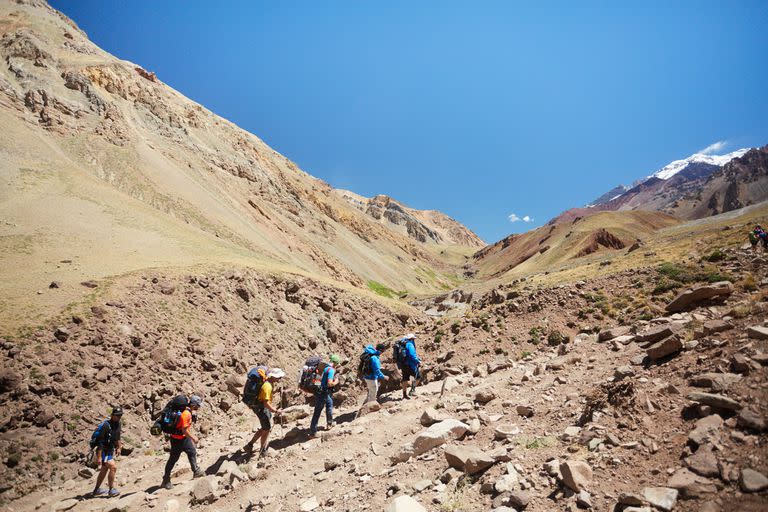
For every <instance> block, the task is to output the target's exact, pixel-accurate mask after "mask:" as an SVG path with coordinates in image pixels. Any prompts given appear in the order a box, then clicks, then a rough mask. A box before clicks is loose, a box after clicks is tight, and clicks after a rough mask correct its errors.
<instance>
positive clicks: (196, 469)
mask: <svg viewBox="0 0 768 512" xmlns="http://www.w3.org/2000/svg"><path fill="white" fill-rule="evenodd" d="M202 405H203V399H202V398H200V397H199V396H196V395H192V396H191V397H190V398H189V404H188V405H187V407H185V408H184V410H183V411H182V413H181V415H180V416H179V420H178V423H176V429H175V432H174V433H173V434H170V436H171V452H170V455H169V456H168V462H166V463H165V473H163V482H162V483H161V484H160V486H161V487H163V488H164V489H172V488H173V484H172V483H171V471H173V466H175V465H176V462H178V460H179V457H181V454H182V453H186V454H187V458H188V459H189V466H190V467H191V468H192V475H193V477H194V478H199V477H201V476H204V475H205V473H204V472H203V470H202V469H200V466H198V465H197V449H196V448H195V445H197V443H198V441H199V440H200V439H199V438H198V437H197V436H195V434H194V433H193V432H192V423H193V422H194V419H195V418H194V417H193V413H194V412H196V411H198V410H199V409H200V407H201V406H202Z"/></svg>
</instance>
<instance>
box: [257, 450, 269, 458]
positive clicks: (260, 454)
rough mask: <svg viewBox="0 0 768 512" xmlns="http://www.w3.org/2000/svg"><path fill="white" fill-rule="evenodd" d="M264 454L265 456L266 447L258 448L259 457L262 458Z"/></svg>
mask: <svg viewBox="0 0 768 512" xmlns="http://www.w3.org/2000/svg"><path fill="white" fill-rule="evenodd" d="M266 456H267V449H266V448H262V449H261V450H259V458H260V459H263V458H264V457H266Z"/></svg>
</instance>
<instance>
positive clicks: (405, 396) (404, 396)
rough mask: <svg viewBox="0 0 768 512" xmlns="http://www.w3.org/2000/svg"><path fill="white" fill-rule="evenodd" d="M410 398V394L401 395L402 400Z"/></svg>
mask: <svg viewBox="0 0 768 512" xmlns="http://www.w3.org/2000/svg"><path fill="white" fill-rule="evenodd" d="M410 399H411V397H410V396H408V395H403V400H410Z"/></svg>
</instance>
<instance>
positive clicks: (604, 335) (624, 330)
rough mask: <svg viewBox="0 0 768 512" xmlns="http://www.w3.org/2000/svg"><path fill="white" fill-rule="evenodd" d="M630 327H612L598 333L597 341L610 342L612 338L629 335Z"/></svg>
mask: <svg viewBox="0 0 768 512" xmlns="http://www.w3.org/2000/svg"><path fill="white" fill-rule="evenodd" d="M630 329H631V327H630V326H628V325H620V326H618V327H613V328H611V329H606V330H604V331H600V334H598V336H597V340H598V341H610V340H612V339H613V338H618V337H619V336H624V335H625V334H629V332H630Z"/></svg>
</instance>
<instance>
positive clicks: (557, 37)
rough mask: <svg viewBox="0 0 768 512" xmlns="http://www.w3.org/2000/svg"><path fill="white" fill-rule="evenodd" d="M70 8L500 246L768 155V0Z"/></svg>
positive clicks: (238, 114) (208, 91)
mask: <svg viewBox="0 0 768 512" xmlns="http://www.w3.org/2000/svg"><path fill="white" fill-rule="evenodd" d="M576 3H578V4H580V6H576V5H575V4H576ZM51 4H52V5H53V6H54V7H56V8H58V9H60V10H61V11H63V12H64V13H65V14H67V15H68V16H70V17H71V18H73V19H74V20H75V22H77V23H78V25H79V26H80V27H81V28H82V29H83V30H85V31H86V32H87V33H88V35H89V36H90V37H91V39H92V40H93V41H94V42H96V43H97V44H98V45H100V46H101V47H102V48H104V49H106V50H107V51H109V52H111V53H113V54H115V55H116V56H118V57H121V58H124V59H128V60H130V61H133V62H135V63H137V64H140V65H141V66H143V67H145V68H146V69H149V70H152V71H155V72H157V75H158V77H159V78H160V79H161V80H163V81H164V82H166V83H168V84H169V85H171V86H172V87H174V88H176V89H178V90H179V91H181V92H182V93H184V94H185V95H187V96H189V97H190V98H192V99H193V100H195V101H198V102H200V103H202V104H203V105H205V106H206V107H208V108H209V109H211V110H213V111H214V112H216V113H217V114H219V115H221V116H223V117H225V118H227V119H229V120H231V121H233V122H235V123H237V124H238V125H239V126H241V127H243V128H245V129H246V130H249V131H251V132H253V133H255V134H256V135H258V136H259V137H261V138H262V139H263V140H265V141H266V142H267V143H268V144H270V145H271V146H272V147H274V148H275V149H276V150H278V151H280V152H281V153H283V154H285V155H286V156H287V157H288V158H290V159H292V160H294V161H296V162H297V163H298V164H299V165H300V167H301V168H302V169H304V170H305V171H307V172H309V173H310V174H313V175H314V176H317V177H320V178H322V179H324V180H326V181H328V182H329V183H330V184H331V185H333V186H335V187H340V188H347V189H351V190H353V191H355V192H358V193H361V194H364V195H367V196H371V195H375V194H380V193H383V194H388V195H391V196H393V197H395V198H397V199H399V200H401V201H403V202H405V203H407V204H409V205H411V206H413V207H416V208H434V209H439V210H442V211H444V212H446V213H448V214H450V215H451V216H453V217H455V218H457V219H458V220H460V221H462V222H464V223H465V224H467V225H468V226H469V227H471V228H472V229H474V230H475V231H476V232H477V233H478V234H479V235H480V236H481V237H483V238H484V239H485V240H486V241H489V242H491V241H495V240H497V239H499V238H501V237H503V236H505V235H507V234H509V233H511V232H520V231H524V230H527V229H530V228H531V227H534V226H537V225H540V224H542V223H544V222H546V221H547V220H548V219H550V218H551V217H553V216H554V215H556V214H557V213H559V212H560V211H562V210H564V209H567V208H569V207H572V206H580V205H583V204H585V203H587V202H589V201H590V200H592V199H594V198H595V197H597V196H598V195H600V194H602V193H603V192H605V191H607V190H608V189H610V188H611V187H613V186H614V185H617V184H619V183H629V182H631V181H633V180H635V179H637V178H639V177H642V176H645V175H647V174H649V173H650V172H652V171H655V170H656V169H658V168H660V167H662V166H663V165H665V164H666V163H668V162H669V161H671V160H674V159H678V158H683V157H686V156H688V155H690V154H691V153H694V152H696V151H697V150H699V149H702V148H704V147H706V146H709V145H710V144H712V143H714V142H716V141H727V143H728V145H727V146H726V148H725V150H733V149H737V148H738V147H742V146H758V145H764V144H766V143H768V2H766V1H763V0H760V1H747V0H740V1H735V2H728V1H720V2H712V1H698V0H697V1H682V0H681V1H675V2H647V1H646V2H637V3H633V4H630V2H570V1H569V2H507V1H504V2H492V1H483V2H470V1H466V2H450V1H439V2H437V1H435V2H428V1H419V2H412V1H399V0H390V1H387V2H360V1H349V2H342V1H328V2H317V1H290V2H282V1H281V2H276V1H269V2H259V1H241V2H235V1H227V2H220V3H216V2H210V1H205V2H201V1H162V2H157V1H146V0H132V1H129V2H125V1H122V2H117V1H104V0H76V1H75V0H51ZM511 213H515V214H516V215H518V216H519V217H523V216H525V215H529V216H531V217H533V219H534V221H533V222H530V223H525V222H523V221H520V222H516V223H510V221H509V220H508V216H509V215H510V214H511Z"/></svg>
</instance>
